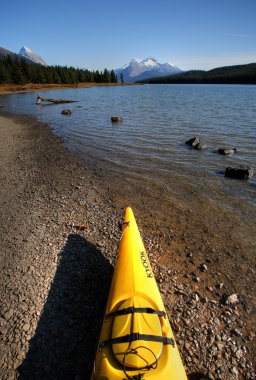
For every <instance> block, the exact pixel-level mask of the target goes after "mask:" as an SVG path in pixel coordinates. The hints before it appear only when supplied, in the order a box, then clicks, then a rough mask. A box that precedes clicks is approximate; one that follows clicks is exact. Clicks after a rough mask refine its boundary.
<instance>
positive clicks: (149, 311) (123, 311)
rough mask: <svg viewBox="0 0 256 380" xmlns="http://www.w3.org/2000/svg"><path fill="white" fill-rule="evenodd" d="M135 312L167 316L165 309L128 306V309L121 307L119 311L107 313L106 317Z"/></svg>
mask: <svg viewBox="0 0 256 380" xmlns="http://www.w3.org/2000/svg"><path fill="white" fill-rule="evenodd" d="M134 313H147V314H157V315H159V316H161V317H164V318H166V312H165V311H158V310H154V309H151V308H150V307H133V306H131V307H127V308H126V309H121V310H117V311H113V312H112V313H109V314H106V315H105V319H108V318H112V317H118V316H120V315H127V314H134Z"/></svg>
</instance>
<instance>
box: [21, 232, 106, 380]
mask: <svg viewBox="0 0 256 380" xmlns="http://www.w3.org/2000/svg"><path fill="white" fill-rule="evenodd" d="M112 274H113V267H112V265H110V263H109V262H108V260H107V259H106V258H105V257H104V256H103V255H102V253H101V252H100V251H99V250H98V249H97V248H96V247H95V246H94V245H92V244H91V243H89V242H88V241H87V240H86V239H85V238H83V237H81V236H79V235H75V234H71V235H69V236H68V239H67V243H66V245H65V247H64V249H63V250H62V252H61V253H60V260H59V264H58V267H57V270H56V274H55V277H54V280H53V283H52V285H51V288H50V291H49V294H48V298H47V301H46V303H45V305H44V308H43V311H42V314H41V317H40V320H39V322H38V325H37V328H36V331H35V335H34V336H33V338H31V340H30V342H29V350H28V353H27V355H26V357H25V359H24V361H23V363H22V364H21V365H20V367H19V368H18V374H19V377H18V378H19V379H22V380H32V379H33V380H43V379H44V380H53V379H54V380H70V379H75V380H79V379H89V378H90V373H91V369H92V365H93V361H94V356H95V351H96V347H97V341H98V337H99V333H100V329H101V323H102V318H103V315H104V311H105V305H106V302H107V297H108V293H109V287H110V284H111V279H112Z"/></svg>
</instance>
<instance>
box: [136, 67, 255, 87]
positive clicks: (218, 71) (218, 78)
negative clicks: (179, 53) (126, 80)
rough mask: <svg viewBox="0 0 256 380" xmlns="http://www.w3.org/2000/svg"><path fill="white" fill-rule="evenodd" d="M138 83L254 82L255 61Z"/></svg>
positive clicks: (149, 79)
mask: <svg viewBox="0 0 256 380" xmlns="http://www.w3.org/2000/svg"><path fill="white" fill-rule="evenodd" d="M139 82H140V83H151V84H165V83H166V84H168V83H184V84H185V83H191V84H193V83H198V84H199V83H202V84H256V63H249V64H247V65H235V66H224V67H217V68H215V69H212V70H209V71H203V70H190V71H186V72H184V73H180V74H177V75H168V76H163V77H161V78H158V77H152V78H147V79H146V80H139Z"/></svg>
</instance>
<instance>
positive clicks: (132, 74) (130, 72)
mask: <svg viewBox="0 0 256 380" xmlns="http://www.w3.org/2000/svg"><path fill="white" fill-rule="evenodd" d="M115 72H116V74H117V75H118V76H120V74H121V73H123V78H124V81H125V82H136V81H139V80H142V79H147V78H152V77H161V76H165V75H171V74H177V73H181V72H182V70H181V69H179V68H178V67H177V66H175V65H174V64H172V63H159V62H158V61H157V60H156V59H155V58H153V57H148V58H146V59H143V60H141V59H138V58H133V59H132V60H131V62H130V63H129V64H126V65H124V66H123V67H120V68H119V69H116V70H115Z"/></svg>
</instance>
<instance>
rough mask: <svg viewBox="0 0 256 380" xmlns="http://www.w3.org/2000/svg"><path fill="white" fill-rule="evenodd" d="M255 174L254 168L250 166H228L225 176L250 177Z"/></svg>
mask: <svg viewBox="0 0 256 380" xmlns="http://www.w3.org/2000/svg"><path fill="white" fill-rule="evenodd" d="M252 176H253V169H252V168H251V167H249V166H237V167H232V166H228V167H227V168H226V171H225V177H229V178H236V179H249V178H251V177H252Z"/></svg>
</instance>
